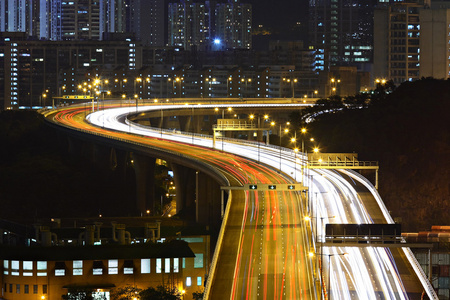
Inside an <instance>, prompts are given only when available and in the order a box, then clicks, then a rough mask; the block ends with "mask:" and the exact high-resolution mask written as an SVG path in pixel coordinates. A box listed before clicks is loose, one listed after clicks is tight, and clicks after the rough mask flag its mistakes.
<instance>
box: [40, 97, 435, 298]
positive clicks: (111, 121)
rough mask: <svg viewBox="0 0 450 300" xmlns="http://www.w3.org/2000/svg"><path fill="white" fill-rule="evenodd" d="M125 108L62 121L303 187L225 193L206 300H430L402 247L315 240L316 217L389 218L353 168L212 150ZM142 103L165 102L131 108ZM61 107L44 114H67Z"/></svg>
mask: <svg viewBox="0 0 450 300" xmlns="http://www.w3.org/2000/svg"><path fill="white" fill-rule="evenodd" d="M227 106H228V105H227ZM172 107H173V106H172ZM134 109H135V108H134V107H133V108H117V109H110V110H105V111H100V112H96V113H94V114H91V115H89V118H88V119H89V122H91V124H94V125H96V126H93V125H91V124H89V123H85V122H84V121H82V122H81V123H80V124H82V125H78V124H77V123H78V122H79V121H80V120H78V121H72V120H75V119H76V117H74V115H73V114H72V117H70V118H68V119H70V120H71V121H70V122H64V121H63V123H65V124H66V125H67V126H71V127H73V128H78V130H82V131H83V132H85V133H86V134H90V132H97V133H98V134H101V135H103V136H105V137H108V138H111V139H117V138H118V137H119V136H120V139H124V140H128V141H130V143H134V142H136V139H138V142H139V143H142V144H147V143H148V144H150V145H151V146H152V147H158V148H161V149H170V150H171V151H177V152H178V151H179V152H180V153H184V154H185V155H186V158H188V159H197V160H201V161H202V162H204V163H207V164H209V165H211V166H213V168H214V169H216V171H217V172H219V173H221V174H222V176H225V177H227V178H230V179H231V180H229V181H230V183H231V184H232V185H233V184H235V185H244V184H246V183H258V182H261V183H272V184H274V183H275V184H276V183H286V182H294V181H296V179H297V181H300V182H302V183H303V184H305V185H306V186H307V187H309V194H308V197H306V196H305V194H302V193H301V192H297V191H296V192H286V191H280V192H279V191H257V190H256V191H255V190H253V191H250V190H245V191H231V195H232V197H231V200H230V201H229V202H228V205H227V210H226V213H225V214H224V222H223V225H222V228H221V235H220V239H219V242H218V246H217V248H216V252H215V257H214V260H213V265H212V268H211V272H210V275H209V278H208V285H207V287H206V295H207V296H208V299H321V298H322V299H323V298H330V296H331V297H332V298H333V299H421V296H422V292H423V293H424V294H426V295H428V297H429V298H430V299H437V297H436V295H435V293H434V291H432V290H431V289H430V288H429V286H427V282H426V279H425V276H424V274H423V272H421V271H420V270H418V269H417V268H415V267H414V265H415V263H417V262H414V261H415V259H414V257H412V255H411V254H410V251H409V249H406V250H398V251H391V250H389V249H387V248H380V249H372V248H367V249H359V248H348V247H345V248H339V247H321V246H320V245H321V243H320V242H321V241H322V240H323V236H324V234H323V230H324V226H325V224H326V223H371V222H379V223H384V222H386V223H393V221H392V219H391V218H390V216H389V214H388V213H387V210H386V208H385V207H384V205H383V204H382V202H381V199H379V195H378V193H377V192H376V190H375V189H374V188H373V186H372V185H371V184H370V183H368V182H367V181H366V180H365V179H364V178H362V177H361V176H360V175H358V174H356V173H354V172H351V171H345V170H342V171H340V172H336V171H328V170H320V169H319V170H309V172H306V171H305V169H304V168H303V166H304V164H305V162H304V158H305V157H304V156H303V155H301V154H300V155H299V154H296V153H294V152H292V151H290V150H288V149H279V148H275V147H270V146H265V145H261V144H260V143H245V142H242V141H236V140H230V139H223V140H219V141H218V142H217V145H216V149H212V140H211V137H204V136H198V135H195V134H182V133H177V132H173V131H164V130H162V129H161V128H143V127H142V126H139V125H136V124H132V123H131V122H128V121H127V119H126V118H125V117H124V116H126V115H127V114H129V113H130V112H132V111H133V110H134ZM151 109H153V110H161V109H165V107H164V106H149V107H139V110H142V111H144V110H151ZM70 110H71V109H70V108H69V109H66V110H64V111H62V112H53V113H51V114H48V115H47V117H49V118H53V119H55V118H58V117H57V116H58V115H59V116H68V115H71V111H70ZM82 113H83V112H82ZM62 119H64V117H63V118H60V120H62ZM102 127H103V128H102ZM100 130H101V132H98V131H100ZM124 133H129V134H130V135H126V134H124ZM117 135H118V136H117ZM143 137H145V138H143ZM181 143H184V144H181ZM186 144H190V145H189V146H188V145H186ZM175 145H176V146H175ZM221 149H223V151H219V150H221ZM236 154H238V156H236ZM189 156H191V157H189ZM277 169H278V170H277ZM283 174H285V175H283ZM305 215H308V216H309V219H308V221H305V219H304V216H305ZM344 254H347V255H344Z"/></svg>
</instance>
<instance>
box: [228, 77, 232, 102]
mask: <svg viewBox="0 0 450 300" xmlns="http://www.w3.org/2000/svg"><path fill="white" fill-rule="evenodd" d="M232 80H233V78H232V77H231V76H230V77H228V78H227V98H228V96H229V95H230V94H231V93H228V90H229V85H228V84H229V83H231V81H232Z"/></svg>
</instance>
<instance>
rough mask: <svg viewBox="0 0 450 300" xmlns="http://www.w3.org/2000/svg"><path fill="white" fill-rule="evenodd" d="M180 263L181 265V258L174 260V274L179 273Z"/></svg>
mask: <svg viewBox="0 0 450 300" xmlns="http://www.w3.org/2000/svg"><path fill="white" fill-rule="evenodd" d="M179 263H180V259H179V258H174V259H173V272H174V273H178V272H179V268H180V267H179Z"/></svg>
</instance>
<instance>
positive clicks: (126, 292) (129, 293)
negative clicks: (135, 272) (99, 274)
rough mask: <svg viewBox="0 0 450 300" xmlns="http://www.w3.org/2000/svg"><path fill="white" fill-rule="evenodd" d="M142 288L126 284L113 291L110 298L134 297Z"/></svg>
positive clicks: (120, 299) (116, 299) (121, 299)
mask: <svg viewBox="0 0 450 300" xmlns="http://www.w3.org/2000/svg"><path fill="white" fill-rule="evenodd" d="M141 291H142V289H140V288H137V287H135V286H131V285H127V286H125V287H123V288H118V289H117V291H113V293H112V295H111V298H112V299H115V300H131V299H133V298H135V297H136V296H137V295H138V294H139V293H140V292H141Z"/></svg>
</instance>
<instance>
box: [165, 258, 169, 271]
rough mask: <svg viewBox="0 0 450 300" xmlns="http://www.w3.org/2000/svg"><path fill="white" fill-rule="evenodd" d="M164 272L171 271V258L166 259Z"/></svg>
mask: <svg viewBox="0 0 450 300" xmlns="http://www.w3.org/2000/svg"><path fill="white" fill-rule="evenodd" d="M164 272H165V273H170V258H166V259H165V260H164Z"/></svg>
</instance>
